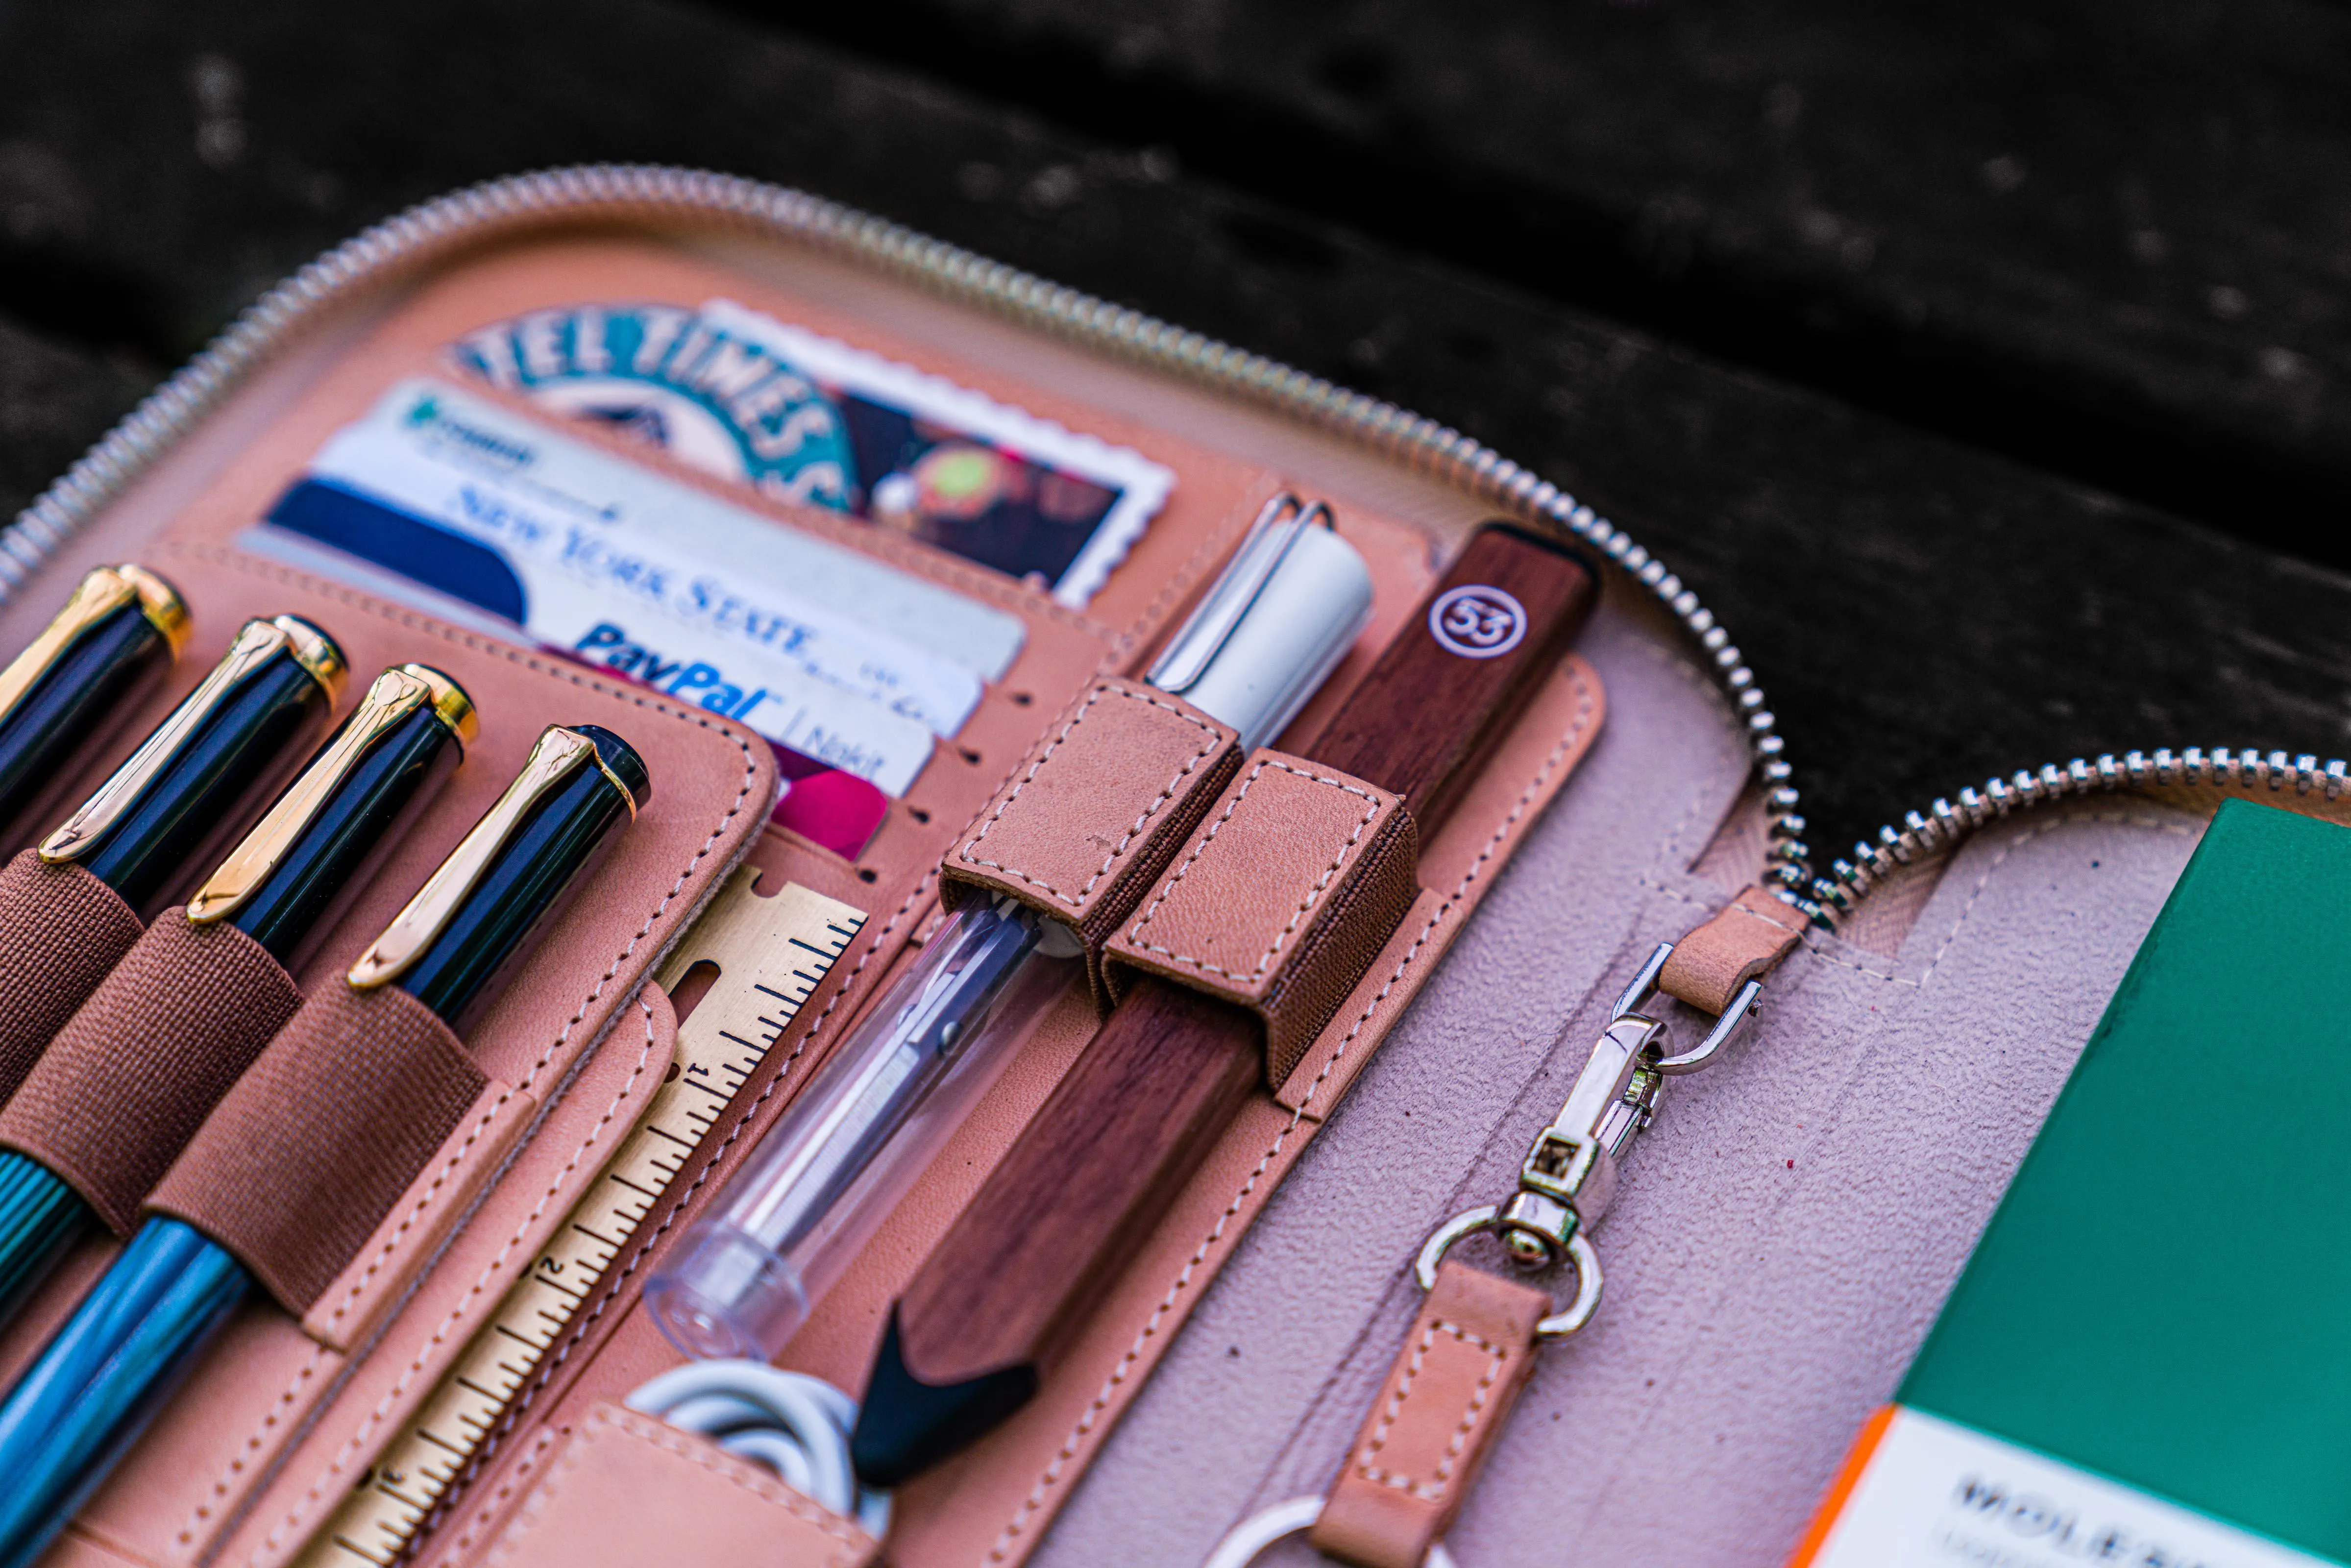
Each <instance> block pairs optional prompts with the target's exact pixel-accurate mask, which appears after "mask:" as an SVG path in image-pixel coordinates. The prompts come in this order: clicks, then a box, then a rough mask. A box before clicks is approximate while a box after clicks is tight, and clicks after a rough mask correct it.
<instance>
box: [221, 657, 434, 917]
mask: <svg viewBox="0 0 2351 1568" xmlns="http://www.w3.org/2000/svg"><path fill="white" fill-rule="evenodd" d="M426 706H430V707H431V708H432V709H433V711H434V714H435V716H438V717H439V718H440V720H441V722H442V724H443V726H444V727H446V728H447V729H448V730H449V732H450V733H451V734H452V735H454V736H455V737H457V743H458V744H459V745H460V746H465V745H467V744H469V743H471V741H472V740H473V738H474V737H475V733H476V732H477V731H478V730H479V728H480V724H479V722H478V721H477V720H476V719H475V716H474V705H473V703H472V701H471V700H470V699H468V698H467V697H466V695H465V690H464V688H463V687H461V686H459V685H457V683H456V682H455V681H453V680H451V679H450V678H449V677H448V676H446V675H444V674H442V673H441V672H440V671H438V670H436V669H434V668H433V667H432V666H431V665H429V664H402V665H400V666H399V667H398V668H396V669H390V670H386V671H385V672H384V673H383V674H380V675H378V676H377V677H376V678H375V684H374V685H371V686H370V687H368V691H367V695H365V696H363V697H361V698H360V704H359V706H357V707H355V708H353V709H352V710H351V716H350V718H349V719H346V720H345V721H344V723H343V727H342V729H341V731H340V733H339V734H338V735H337V736H336V737H335V738H334V740H333V742H332V743H331V744H330V745H329V747H327V749H326V750H324V751H322V752H320V753H319V758H318V760H316V761H314V762H312V763H311V764H310V766H309V767H308V768H304V769H303V770H302V776H301V777H300V778H299V779H296V780H294V783H293V784H292V786H291V787H290V788H288V789H287V791H286V793H285V794H283V795H281V796H279V797H278V799H277V804H276V805H274V806H272V807H270V808H269V814H268V815H267V816H265V817H263V818H262V819H261V821H259V822H257V823H256V824H255V825H254V829H253V831H251V832H250V833H247V834H246V836H245V841H244V842H242V843H240V844H238V845H237V846H236V849H235V852H232V853H231V854H230V855H229V857H228V859H226V860H225V861H223V862H221V866H220V869H219V870H218V871H216V872H214V873H213V874H212V876H211V878H210V880H208V881H207V882H205V883H204V886H202V887H200V888H198V889H197V890H196V895H195V896H194V897H193V898H191V899H190V900H188V924H189V925H208V924H210V923H211V922H213V921H215V920H221V919H225V917H227V916H228V915H234V914H235V913H236V912H237V911H238V910H239V909H242V908H243V907H244V906H245V904H246V900H247V899H249V898H251V897H252V896H253V894H254V892H255V890H256V889H257V888H259V887H260V886H261V884H262V883H265V882H266V881H267V880H268V879H269V875H270V873H272V872H274V871H276V870H277V864H278V862H280V861H282V860H284V859H285V858H286V852H287V851H288V850H289V849H291V848H293V847H294V841H295V840H296V839H298V838H300V837H301V836H302V834H303V832H304V831H306V830H307V829H308V827H309V826H310V823H311V821H313V820H314V819H315V818H316V817H317V816H318V814H319V811H320V810H321V809H323V808H324V807H325V805H326V804H327V802H328V800H329V799H331V798H332V797H333V795H334V793H335V791H336V790H338V789H341V788H342V786H343V781H344V780H345V779H348V778H350V774H351V770H352V769H353V768H357V767H358V766H359V765H360V759H361V758H365V757H366V756H367V754H368V753H369V752H370V751H371V750H372V749H373V748H374V747H375V743H376V742H377V741H379V740H381V739H382V738H383V737H385V736H386V735H389V734H390V733H392V730H393V729H394V728H396V727H398V726H399V725H400V724H401V722H402V720H404V719H406V718H407V717H408V716H409V715H411V714H413V713H415V712H417V711H418V710H419V709H421V708H423V707H426Z"/></svg>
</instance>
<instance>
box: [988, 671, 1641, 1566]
mask: <svg viewBox="0 0 2351 1568" xmlns="http://www.w3.org/2000/svg"><path fill="white" fill-rule="evenodd" d="M1566 668H1567V670H1568V672H1569V679H1570V680H1571V682H1572V683H1573V685H1574V687H1575V690H1576V693H1577V695H1578V696H1579V697H1581V698H1582V702H1581V704H1580V706H1578V707H1577V709H1576V711H1575V716H1574V717H1573V719H1572V720H1571V721H1570V722H1569V725H1568V728H1567V732H1566V733H1565V734H1564V735H1563V736H1562V737H1560V741H1559V744H1558V745H1556V746H1554V747H1552V749H1551V752H1550V754H1549V755H1548V756H1546V757H1545V758H1543V761H1542V766H1541V767H1540V768H1537V769H1536V770H1535V774H1534V778H1533V779H1531V781H1530V782H1529V783H1528V785H1527V787H1526V789H1524V790H1523V791H1522V792H1520V796H1519V799H1518V800H1517V802H1516V803H1515V804H1514V805H1512V806H1511V808H1510V812H1509V814H1508V815H1506V816H1505V817H1504V818H1503V819H1502V822H1501V825H1500V826H1499V827H1498V828H1496V829H1495V830H1494V833H1493V836H1492V837H1491V838H1489V839H1488V840H1487V841H1486V846H1485V848H1484V849H1483V850H1481V851H1479V853H1478V856H1477V858H1476V859H1475V860H1473V861H1471V862H1469V866H1468V870H1466V871H1464V872H1463V873H1461V879H1460V880H1459V881H1458V882H1457V883H1454V884H1453V891H1452V892H1451V893H1449V894H1446V896H1445V898H1444V899H1443V901H1442V902H1440V903H1439V904H1437V907H1436V908H1435V909H1434V910H1432V911H1431V912H1430V913H1429V916H1428V920H1427V923H1426V924H1425V925H1422V926H1421V928H1420V934H1419V935H1418V936H1415V937H1414V938H1413V940H1412V945H1411V946H1409V947H1407V948H1406V949H1405V954H1404V956H1402V957H1401V958H1398V959H1397V960H1396V966H1395V969H1393V970H1392V971H1390V973H1389V975H1388V977H1387V982H1386V983H1385V984H1384V985H1383V986H1381V987H1380V988H1379V991H1378V993H1377V994H1376V995H1374V997H1373V998H1372V999H1371V1000H1370V1001H1368V1002H1366V1003H1365V1004H1364V1010H1363V1011H1362V1012H1361V1013H1359V1014H1358V1015H1356V1018H1355V1021H1354V1023H1353V1026H1352V1027H1350V1028H1349V1029H1348V1030H1347V1033H1346V1035H1345V1037H1344V1038H1343V1039H1342V1040H1340V1041H1339V1043H1338V1044H1337V1045H1336V1046H1335V1047H1333V1048H1332V1052H1331V1056H1330V1060H1328V1061H1325V1062H1324V1063H1323V1064H1322V1070H1321V1071H1318V1072H1316V1073H1315V1075H1314V1081H1313V1082H1311V1083H1310V1084H1308V1085H1307V1089H1306V1092H1305V1093H1304V1094H1302V1095H1301V1096H1300V1097H1299V1108H1298V1109H1296V1110H1294V1111H1292V1112H1291V1113H1290V1120H1289V1121H1288V1122H1286V1123H1284V1124H1282V1127H1281V1130H1280V1132H1277V1133H1276V1134H1274V1135H1273V1142H1272V1144H1271V1145H1269V1146H1268V1147H1267V1149H1266V1151H1265V1153H1264V1154H1263V1155H1260V1156H1259V1159H1258V1162H1257V1164H1256V1166H1254V1167H1252V1168H1251V1169H1250V1171H1249V1175H1248V1176H1246V1177H1244V1178H1243V1179H1242V1182H1241V1185H1240V1190H1239V1191H1238V1192H1236V1193H1235V1194H1234V1195H1233V1198H1232V1201H1231V1202H1230V1203H1228V1204H1227V1205H1225V1209H1224V1212H1223V1213H1222V1214H1219V1215H1218V1216H1217V1219H1216V1222H1215V1223H1214V1224H1213V1225H1211V1226H1209V1228H1208V1234H1207V1237H1206V1238H1204V1239H1202V1240H1201V1242H1200V1245H1199V1246H1198V1247H1197V1248H1196V1249H1193V1252H1192V1256H1191V1257H1190V1259H1189V1260H1186V1262H1185V1264H1184V1266H1183V1268H1181V1269H1179V1270H1176V1274H1175V1281H1174V1282H1172V1283H1171V1284H1170V1285H1169V1286H1168V1287H1167V1293H1166V1294H1165V1295H1164V1296H1162V1297H1161V1298H1160V1299H1159V1304H1158V1305H1157V1306H1156V1307H1155V1308H1154V1309H1152V1313H1151V1316H1150V1318H1149V1319H1148V1320H1146V1321H1145V1322H1144V1325H1143V1327H1142V1328H1141V1329H1140V1330H1138V1331H1137V1332H1136V1333H1135V1336H1134V1342H1133V1343H1130V1344H1129V1345H1128V1346H1127V1348H1126V1354H1124V1355H1123V1356H1121V1357H1120V1358H1119V1362H1118V1364H1117V1365H1116V1366H1114V1367H1113V1368H1112V1369H1111V1373H1110V1375H1109V1376H1108V1377H1106V1378H1104V1379H1103V1380H1102V1387H1101V1389H1100V1390H1098V1391H1097V1392H1096V1393H1095V1395H1094V1397H1093V1402H1092V1404H1090V1405H1088V1406H1086V1409H1085V1412H1084V1414H1082V1415H1081V1416H1079V1417H1078V1420H1077V1424H1076V1425H1075V1426H1074V1427H1071V1428H1070V1432H1069V1436H1067V1437H1064V1438H1062V1440H1061V1451H1060V1452H1059V1453H1057V1454H1055V1455H1054V1456H1053V1458H1052V1459H1051V1461H1050V1463H1048V1464H1047V1465H1046V1467H1045V1469H1044V1471H1043V1473H1041V1474H1040V1475H1039V1476H1038V1478H1037V1482H1036V1484H1035V1485H1034V1486H1033V1487H1031V1488H1030V1489H1029V1495H1028V1497H1027V1498H1026V1499H1025V1500H1022V1502H1021V1504H1020V1507H1019V1510H1018V1511H1016V1512H1015V1513H1014V1514H1013V1516H1012V1518H1011V1519H1010V1520H1008V1521H1006V1523H1005V1526H1004V1528H1003V1530H1002V1531H999V1532H998V1535H997V1537H996V1541H995V1542H994V1544H992V1545H990V1546H989V1547H988V1549H987V1561H988V1562H990V1563H1001V1562H1003V1561H1004V1560H1005V1558H1006V1557H1007V1556H1008V1554H1009V1548H1010V1547H1011V1544H1012V1542H1013V1541H1014V1540H1015V1539H1016V1538H1017V1537H1018V1536H1019V1534H1020V1532H1021V1531H1023V1530H1025V1529H1027V1528H1028V1524H1029V1519H1030V1518H1031V1517H1032V1516H1033V1515H1034V1514H1035V1513H1036V1512H1037V1511H1038V1510H1039V1509H1040V1508H1042V1507H1044V1505H1045V1494H1046V1493H1047V1492H1049V1491H1050V1490H1052V1489H1053V1488H1054V1487H1056V1486H1058V1485H1060V1484H1061V1474H1062V1472H1063V1471H1064V1470H1065V1469H1068V1467H1069V1464H1070V1461H1071V1459H1074V1458H1077V1452H1078V1446H1079V1445H1080V1444H1081V1443H1082V1442H1084V1441H1085V1438H1086V1434H1087V1433H1089V1432H1091V1431H1092V1430H1093V1427H1094V1424H1095V1422H1096V1421H1098V1420H1099V1419H1100V1418H1101V1416H1102V1412H1103V1411H1104V1410H1106V1409H1108V1408H1109V1407H1110V1402H1111V1398H1112V1396H1113V1394H1115V1393H1116V1391H1117V1390H1118V1388H1119V1386H1120V1385H1122V1384H1123V1383H1124V1382H1125V1381H1126V1375H1127V1370H1128V1368H1130V1367H1132V1366H1133V1365H1134V1363H1135V1361H1136V1360H1137V1359H1138V1358H1139V1357H1140V1356H1141V1355H1142V1354H1143V1347H1144V1344H1146V1343H1149V1342H1150V1340H1151V1339H1152V1338H1153V1337H1154V1336H1155V1335H1156V1334H1157V1333H1158V1332H1159V1324H1160V1321H1161V1320H1162V1319H1164V1318H1165V1317H1166V1315H1167V1314H1168V1313H1169V1312H1173V1311H1174V1310H1175V1302H1176V1301H1177V1300H1178V1299H1179V1298H1180V1297H1181V1296H1182V1295H1183V1293H1184V1291H1186V1289H1188V1288H1189V1287H1190V1285H1191V1282H1192V1276H1193V1275H1194V1274H1195V1273H1196V1271H1197V1270H1199V1267H1200V1265H1201V1264H1202V1263H1204V1262H1205V1261H1207V1256H1208V1253H1209V1251H1210V1249H1213V1248H1214V1247H1215V1246H1216V1245H1217V1241H1219V1240H1220V1239H1222V1238H1223V1236H1224V1234H1225V1228H1226V1227H1227V1226H1228V1225H1230V1224H1231V1223H1232V1221H1233V1218H1234V1217H1235V1216H1236V1215H1238V1214H1239V1212H1240V1209H1241V1206H1242V1205H1243V1204H1245V1203H1247V1202H1248V1201H1249V1194H1250V1193H1251V1192H1253V1191H1255V1190H1256V1188H1257V1184H1258V1183H1259V1181H1260V1180H1262V1179H1263V1178H1264V1176H1265V1173H1266V1172H1267V1170H1268V1169H1270V1167H1271V1166H1272V1165H1273V1162H1274V1161H1275V1160H1277V1159H1279V1158H1280V1156H1281V1151H1282V1146H1283V1145H1285V1144H1287V1143H1288V1142H1289V1141H1290V1134H1293V1133H1295V1132H1296V1131H1297V1130H1298V1129H1299V1127H1300V1126H1301V1125H1302V1124H1305V1123H1306V1121H1307V1119H1308V1118H1307V1113H1306V1110H1305V1107H1307V1106H1309V1105H1311V1104H1312V1103H1314V1096H1315V1095H1316V1094H1317V1093H1319V1092H1321V1091H1322V1082H1323V1081H1324V1080H1325V1079H1327V1078H1329V1077H1330V1076H1331V1073H1332V1071H1333V1070H1334V1069H1336V1068H1337V1067H1338V1065H1339V1063H1340V1061H1342V1060H1343V1058H1344V1057H1345V1055H1346V1052H1347V1047H1348V1046H1349V1045H1351V1044H1353V1041H1354V1039H1355V1037H1356V1036H1357V1035H1359V1034H1361V1033H1362V1032H1363V1030H1364V1025H1365V1024H1366V1023H1368V1022H1370V1021H1371V1019H1372V1018H1373V1016H1374V1014H1376V1013H1377V1012H1378V1010H1379V1009H1380V1007H1381V1005H1382V1004H1383V1003H1384V1002H1385V1001H1386V1000H1387V998H1388V995H1389V993H1390V992H1392V991H1394V990H1395V988H1396V986H1397V985H1398V984H1399V983H1401V982H1402V980H1403V979H1404V977H1405V971H1406V970H1407V969H1409V968H1410V967H1412V965H1413V963H1414V962H1415V961H1416V959H1417V958H1418V957H1419V956H1420V951H1421V949H1422V948H1423V947H1424V946H1426V945H1427V943H1428V937H1429V934H1430V933H1431V932H1433V931H1435V930H1436V929H1437V926H1438V925H1440V924H1442V923H1443V921H1444V920H1445V918H1446V916H1447V915H1448V914H1450V913H1451V912H1452V911H1453V909H1454V908H1455V906H1456V905H1457V904H1458V903H1459V902H1460V898H1461V895H1462V894H1464V893H1466V892H1468V889H1469V886H1470V884H1471V883H1473V882H1475V881H1476V880H1477V879H1478V877H1479V875H1480V874H1482V873H1483V872H1484V870H1485V867H1486V862H1488V861H1489V860H1490V859H1491V858H1492V857H1493V854H1494V852H1495V850H1496V849H1497V848H1499V846H1500V844H1501V842H1502V841H1503V840H1504V839H1506V838H1508V837H1509V836H1510V831H1511V830H1512V829H1513V828H1515V827H1516V826H1517V824H1518V821H1519V820H1520V818H1521V817H1523V816H1524V815H1525V814H1526V811H1527V808H1528V807H1529V806H1530V805H1531V803H1532V802H1533V800H1534V798H1535V797H1536V796H1537V795H1538V794H1540V793H1541V792H1542V789H1543V786H1544V785H1545V784H1546V783H1547V782H1548V781H1549V780H1550V779H1551V776H1552V773H1553V772H1554V771H1556V770H1557V769H1558V768H1559V766H1560V764H1561V763H1562V761H1564V760H1565V759H1566V758H1568V757H1569V756H1570V754H1572V753H1573V752H1574V751H1575V750H1576V748H1577V746H1578V743H1579V742H1580V741H1581V740H1582V739H1583V737H1584V735H1585V734H1586V733H1587V732H1588V731H1589V730H1590V728H1591V725H1592V718H1593V708H1594V706H1595V705H1594V702H1593V693H1592V687H1591V685H1590V683H1589V682H1587V681H1586V680H1585V679H1584V674H1583V666H1582V665H1581V664H1568V665H1567V666H1566ZM1307 1135H1308V1136H1309V1137H1310V1138H1311V1136H1312V1135H1313V1134H1311V1133H1309V1134H1307Z"/></svg>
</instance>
